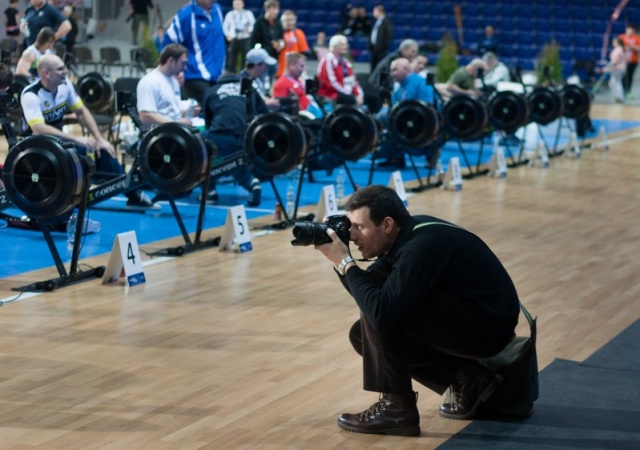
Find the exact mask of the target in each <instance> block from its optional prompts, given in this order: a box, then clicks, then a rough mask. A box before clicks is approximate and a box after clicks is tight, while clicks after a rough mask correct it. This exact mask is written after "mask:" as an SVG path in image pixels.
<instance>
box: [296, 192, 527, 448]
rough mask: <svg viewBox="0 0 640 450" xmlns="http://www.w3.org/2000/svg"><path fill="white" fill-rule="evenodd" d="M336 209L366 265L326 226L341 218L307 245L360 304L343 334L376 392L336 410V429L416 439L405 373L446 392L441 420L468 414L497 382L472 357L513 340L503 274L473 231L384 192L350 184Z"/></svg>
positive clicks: (513, 301)
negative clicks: (350, 410) (371, 399)
mask: <svg viewBox="0 0 640 450" xmlns="http://www.w3.org/2000/svg"><path fill="white" fill-rule="evenodd" d="M345 210H346V211H347V217H348V222H347V223H348V225H350V228H349V240H351V241H352V242H353V243H354V244H355V246H356V248H357V249H358V250H359V251H360V253H361V254H362V258H363V260H369V259H374V261H373V263H372V264H370V265H369V266H368V267H367V268H363V267H361V266H360V263H359V262H358V263H357V262H356V261H355V260H354V258H353V257H352V256H351V252H350V250H349V247H348V245H347V243H346V242H345V241H344V240H342V239H341V238H340V232H339V231H338V230H337V229H336V230H334V229H333V228H332V225H334V226H338V227H340V226H344V224H345V221H344V220H339V221H338V222H337V224H336V222H332V220H335V219H328V221H327V223H326V224H325V225H326V233H327V235H328V237H329V238H330V242H328V243H323V242H324V241H317V240H316V241H315V242H314V244H315V247H314V248H315V249H316V250H319V251H320V252H321V253H322V254H324V256H325V257H326V258H327V259H328V260H329V261H331V263H332V264H333V266H334V268H335V270H336V272H338V276H339V279H340V281H341V282H342V284H343V285H344V287H345V288H346V289H347V291H348V292H349V293H350V294H351V296H352V297H353V299H354V300H355V302H356V303H357V305H358V307H359V309H360V313H361V315H360V320H358V321H357V322H356V323H355V324H354V325H353V327H352V328H351V330H350V332H349V339H350V341H351V343H352V345H353V347H354V348H355V350H356V352H357V353H359V354H360V355H361V356H362V358H363V375H364V383H363V388H364V389H365V390H367V391H377V392H381V395H380V398H379V401H378V402H376V403H375V404H373V405H372V406H371V407H370V408H368V409H366V410H364V411H362V412H360V413H356V414H342V415H341V416H340V417H339V418H338V426H339V427H340V428H343V429H345V430H348V431H354V432H359V433H370V434H391V435H401V436H417V435H419V433H420V425H419V424H420V416H419V413H418V408H417V394H416V393H415V392H414V391H413V388H412V379H414V380H416V381H417V382H419V383H421V384H423V385H424V386H426V387H427V388H429V389H431V390H433V391H435V392H437V393H438V394H440V395H442V394H443V393H444V392H445V391H446V390H447V388H450V389H451V392H452V393H453V395H452V397H451V400H449V402H447V403H443V404H442V405H441V406H440V411H439V413H440V415H441V416H443V417H446V418H452V419H469V418H471V417H473V416H474V414H475V413H476V410H477V408H478V406H479V405H480V404H481V403H482V402H484V401H486V400H487V399H488V398H489V397H490V396H491V395H492V394H493V393H494V391H495V390H496V389H497V388H498V386H499V385H500V383H501V382H502V377H501V376H500V375H498V374H496V373H495V372H493V371H492V370H491V369H490V368H488V367H487V366H485V365H484V364H482V363H481V362H480V359H482V358H487V357H490V356H493V355H496V354H497V353H499V352H500V351H501V350H502V349H504V348H505V347H506V346H507V344H508V343H509V342H510V341H511V340H512V339H513V338H514V336H515V334H514V330H515V326H516V324H517V321H518V313H519V301H518V295H517V293H516V289H515V287H514V285H513V282H512V281H511V278H510V277H509V274H508V273H507V272H506V270H505V268H504V267H503V266H502V264H501V263H500V261H499V260H498V258H497V257H496V255H495V254H494V253H493V252H492V251H491V250H490V249H489V248H488V247H487V245H486V244H485V243H484V242H483V241H481V240H480V239H479V238H478V237H477V236H476V235H474V234H473V233H470V232H469V231H466V230H464V229H463V228H461V227H459V226H457V225H454V224H451V223H449V222H446V221H444V220H442V219H438V218H436V217H431V216H426V215H422V216H411V215H410V214H409V212H408V211H407V209H406V208H405V206H404V204H403V202H402V200H401V199H400V198H399V196H398V195H397V194H396V192H395V191H394V190H393V189H391V188H388V187H384V186H377V185H372V186H368V187H365V188H362V189H359V190H358V191H356V192H355V193H354V194H353V195H352V196H351V197H350V198H349V200H348V201H347V203H346V205H345ZM316 228H317V227H316ZM300 232H301V231H300V230H297V233H300ZM305 233H306V231H304V232H303V234H305ZM299 238H300V236H298V239H299Z"/></svg>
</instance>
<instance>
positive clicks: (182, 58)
mask: <svg viewBox="0 0 640 450" xmlns="http://www.w3.org/2000/svg"><path fill="white" fill-rule="evenodd" d="M158 60H159V64H158V66H157V67H156V68H155V69H153V70H152V71H151V72H149V73H147V74H146V75H145V76H143V77H142V78H141V79H140V82H139V83H138V88H137V90H136V97H137V107H138V115H139V116H140V120H141V121H142V123H143V124H145V125H151V124H154V123H157V124H160V123H170V122H180V123H184V124H187V125H190V124H191V119H190V118H187V117H185V113H187V112H188V111H187V110H185V109H184V108H181V107H180V105H181V97H180V83H179V82H178V80H177V78H176V76H177V75H178V74H180V73H181V72H182V71H184V68H185V67H186V65H187V49H186V48H185V47H184V46H182V45H180V44H169V45H167V46H166V47H165V48H164V49H162V52H161V53H160V57H159V58H158ZM189 112H191V113H192V114H193V111H189Z"/></svg>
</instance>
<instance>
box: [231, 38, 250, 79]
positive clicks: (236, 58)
mask: <svg viewBox="0 0 640 450" xmlns="http://www.w3.org/2000/svg"><path fill="white" fill-rule="evenodd" d="M250 47H251V39H249V38H246V39H234V40H232V41H230V42H229V46H228V50H227V67H226V70H227V72H231V73H237V72H239V71H240V70H242V69H243V68H244V62H245V57H246V55H247V53H248V52H249V50H250V49H251V48H250Z"/></svg>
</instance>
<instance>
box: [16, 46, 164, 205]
mask: <svg viewBox="0 0 640 450" xmlns="http://www.w3.org/2000/svg"><path fill="white" fill-rule="evenodd" d="M38 75H39V76H40V80H38V81H36V82H35V83H32V84H30V85H29V86H27V87H26V88H25V89H24V90H23V91H22V94H21V96H20V103H21V105H22V111H23V114H24V118H25V120H26V122H27V125H29V128H30V129H31V132H32V133H33V134H35V135H48V136H53V137H56V138H60V139H65V140H70V141H73V142H74V143H75V144H76V150H77V151H78V152H79V153H81V154H86V153H87V151H88V150H91V151H95V155H96V171H97V172H102V173H110V174H114V175H120V174H122V173H124V170H123V169H122V166H120V164H119V163H118V160H117V159H116V152H115V149H114V148H113V145H111V143H110V142H109V141H107V140H106V139H105V138H104V137H103V136H102V134H101V133H100V129H99V128H98V125H97V124H96V121H95V119H94V118H93V115H92V114H91V111H89V109H88V108H87V107H86V106H85V105H84V103H83V102H82V99H81V98H80V96H79V95H78V93H77V92H76V89H75V87H74V86H73V84H72V83H71V81H69V79H68V78H67V68H66V67H65V65H64V63H63V62H62V60H61V59H60V58H59V57H58V56H56V55H44V56H42V58H40V62H39V63H38ZM68 111H71V112H73V113H74V114H75V115H76V117H77V119H78V122H79V123H80V125H82V126H83V127H84V128H85V129H87V130H88V131H89V136H81V135H80V136H78V135H73V134H69V133H65V132H63V131H62V126H63V125H64V116H65V114H66V113H67V112H68ZM126 195H127V197H128V200H127V205H126V207H127V209H134V210H144V209H159V205H158V206H156V205H154V204H153V203H152V202H151V200H150V199H149V197H148V196H147V195H146V194H145V193H144V192H143V191H141V190H136V191H132V192H128V193H127V194H126Z"/></svg>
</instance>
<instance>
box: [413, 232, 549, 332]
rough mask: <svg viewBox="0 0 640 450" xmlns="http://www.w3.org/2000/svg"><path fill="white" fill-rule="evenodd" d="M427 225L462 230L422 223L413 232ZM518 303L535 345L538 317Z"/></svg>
mask: <svg viewBox="0 0 640 450" xmlns="http://www.w3.org/2000/svg"><path fill="white" fill-rule="evenodd" d="M427 225H446V226H448V227H453V228H459V229H461V230H464V228H462V227H459V226H458V225H454V224H452V223H447V222H423V223H419V224H417V225H416V226H414V227H413V231H415V230H417V229H418V228H422V227H425V226H427ZM518 303H519V304H520V310H521V311H522V314H524V317H525V318H526V319H527V322H529V329H530V330H531V340H532V341H533V343H534V344H535V342H536V337H537V334H538V327H537V325H536V322H537V320H538V317H537V316H536V317H535V318H532V317H531V314H529V311H527V308H525V307H524V305H523V304H522V302H521V301H518Z"/></svg>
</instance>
